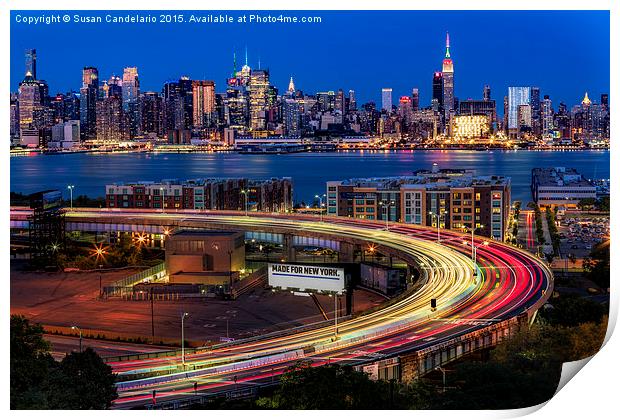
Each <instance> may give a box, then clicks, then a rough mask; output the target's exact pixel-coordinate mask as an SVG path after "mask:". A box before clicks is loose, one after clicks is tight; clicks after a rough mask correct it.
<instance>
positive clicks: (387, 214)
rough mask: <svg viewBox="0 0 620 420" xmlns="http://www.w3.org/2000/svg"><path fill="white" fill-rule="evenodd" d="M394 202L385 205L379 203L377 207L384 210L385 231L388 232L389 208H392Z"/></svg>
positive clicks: (381, 202)
mask: <svg viewBox="0 0 620 420" xmlns="http://www.w3.org/2000/svg"><path fill="white" fill-rule="evenodd" d="M394 204H395V203H394V201H393V200H392V201H390V202H389V203H386V202H384V201H379V205H380V206H381V207H383V208H384V209H385V230H390V206H393V205H394Z"/></svg>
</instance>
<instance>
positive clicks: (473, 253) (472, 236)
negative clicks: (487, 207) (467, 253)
mask: <svg viewBox="0 0 620 420" xmlns="http://www.w3.org/2000/svg"><path fill="white" fill-rule="evenodd" d="M483 227H484V225H480V226H478V227H475V226H473V225H472V227H471V229H469V230H470V232H471V259H472V260H473V261H474V263H475V260H476V255H475V252H476V251H475V249H474V232H476V230H477V229H482V228H483ZM463 229H464V230H465V232H467V230H468V229H467V226H465V225H463Z"/></svg>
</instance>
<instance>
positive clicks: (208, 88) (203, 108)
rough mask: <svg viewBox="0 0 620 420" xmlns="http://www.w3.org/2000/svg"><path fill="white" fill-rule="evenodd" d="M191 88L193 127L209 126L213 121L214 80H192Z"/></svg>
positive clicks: (203, 127) (202, 127)
mask: <svg viewBox="0 0 620 420" xmlns="http://www.w3.org/2000/svg"><path fill="white" fill-rule="evenodd" d="M192 89H193V93H192V100H193V113H194V115H193V123H194V128H196V129H199V130H200V129H205V128H210V127H211V126H212V125H213V124H214V123H215V82H213V81H212V80H194V81H193V82H192Z"/></svg>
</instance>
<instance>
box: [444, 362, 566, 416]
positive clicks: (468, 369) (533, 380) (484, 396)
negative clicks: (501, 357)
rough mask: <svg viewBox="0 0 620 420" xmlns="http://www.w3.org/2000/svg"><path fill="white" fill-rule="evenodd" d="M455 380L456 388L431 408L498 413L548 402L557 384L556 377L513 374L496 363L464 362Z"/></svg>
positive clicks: (457, 371) (456, 373)
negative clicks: (495, 411) (503, 410)
mask: <svg viewBox="0 0 620 420" xmlns="http://www.w3.org/2000/svg"><path fill="white" fill-rule="evenodd" d="M557 379H558V380H559V375H558V378H557ZM453 380H454V382H455V383H456V385H457V387H455V388H454V389H450V390H448V391H447V392H446V393H445V394H443V395H442V396H441V399H439V400H438V401H436V403H435V404H434V406H433V407H432V408H434V409H459V410H499V409H512V408H523V407H530V406H533V405H537V404H540V403H543V402H545V401H547V400H549V399H550V398H551V397H552V396H553V393H554V392H555V389H556V388H557V384H558V382H557V380H554V379H553V377H549V376H547V375H540V376H539V375H535V374H531V373H524V372H519V371H514V370H513V369H512V368H511V367H510V366H509V365H505V364H501V363H497V362H486V363H481V362H468V363H463V364H461V365H459V366H458V368H457V369H456V371H455V373H454V379H453Z"/></svg>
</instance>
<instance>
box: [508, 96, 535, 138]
mask: <svg viewBox="0 0 620 420" xmlns="http://www.w3.org/2000/svg"><path fill="white" fill-rule="evenodd" d="M522 105H530V88H529V87H524V86H510V87H509V88H508V135H509V136H513V137H516V136H517V135H518V133H519V107H520V106H522Z"/></svg>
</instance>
